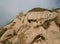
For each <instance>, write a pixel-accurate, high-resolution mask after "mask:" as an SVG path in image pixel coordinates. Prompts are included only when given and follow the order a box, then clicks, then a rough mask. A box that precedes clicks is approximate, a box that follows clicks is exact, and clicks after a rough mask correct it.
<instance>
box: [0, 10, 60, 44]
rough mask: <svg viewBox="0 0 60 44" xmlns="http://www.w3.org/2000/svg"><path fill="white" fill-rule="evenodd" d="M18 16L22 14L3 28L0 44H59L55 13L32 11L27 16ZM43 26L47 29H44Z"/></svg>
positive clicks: (59, 33)
mask: <svg viewBox="0 0 60 44" xmlns="http://www.w3.org/2000/svg"><path fill="white" fill-rule="evenodd" d="M20 14H23V13H19V15H18V16H17V17H16V18H15V19H14V20H13V21H12V22H11V23H10V24H8V25H7V26H5V27H4V28H7V31H6V32H5V33H4V34H3V35H2V36H1V38H0V44H60V31H59V30H60V27H58V26H57V24H56V22H55V18H57V16H58V13H57V12H55V11H52V12H50V11H39V12H35V11H34V12H28V13H27V15H20ZM50 20H51V21H50ZM58 21H59V20H58ZM47 22H48V23H49V26H48V23H47ZM46 23H47V25H45V24H46ZM43 25H44V26H47V27H48V28H46V29H45V28H44V26H43Z"/></svg>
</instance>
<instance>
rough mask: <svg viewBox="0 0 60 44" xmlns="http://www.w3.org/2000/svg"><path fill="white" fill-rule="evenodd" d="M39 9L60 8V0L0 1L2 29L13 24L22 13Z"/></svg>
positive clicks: (0, 24)
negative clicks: (10, 23)
mask: <svg viewBox="0 0 60 44" xmlns="http://www.w3.org/2000/svg"><path fill="white" fill-rule="evenodd" d="M37 7H40V8H47V9H52V8H59V7H60V0H0V27H3V26H4V25H6V24H8V23H9V22H11V21H12V20H13V19H14V18H15V17H16V15H17V14H18V13H19V12H20V11H23V12H24V13H27V11H29V10H30V9H32V8H37Z"/></svg>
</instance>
